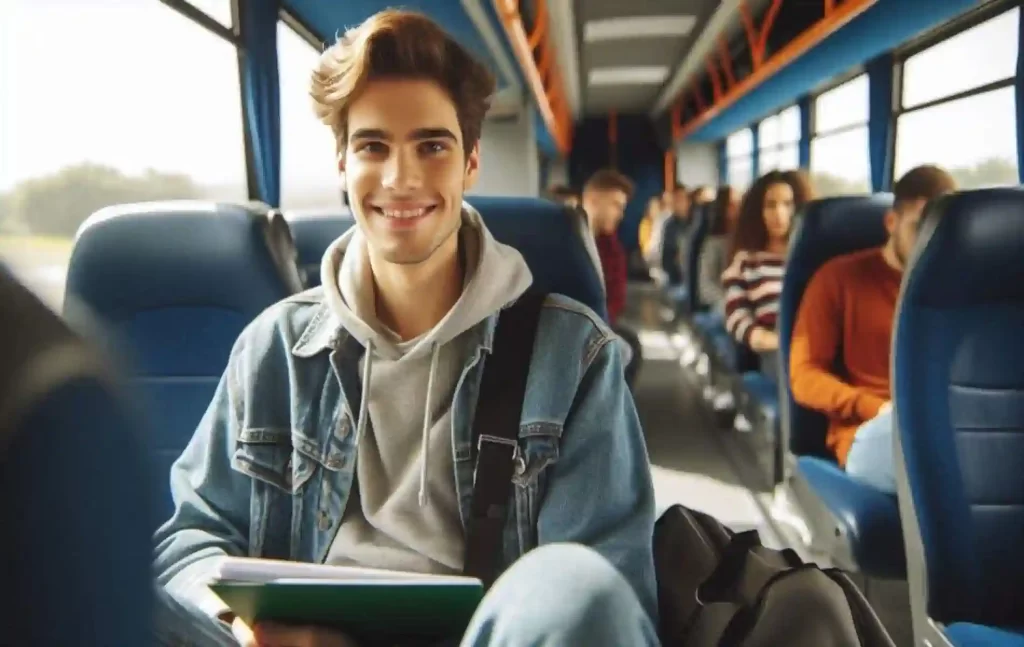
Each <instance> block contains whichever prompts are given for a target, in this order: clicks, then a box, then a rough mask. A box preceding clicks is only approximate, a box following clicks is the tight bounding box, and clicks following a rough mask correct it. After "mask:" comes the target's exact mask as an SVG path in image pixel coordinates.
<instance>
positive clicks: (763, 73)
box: [677, 0, 878, 139]
mask: <svg viewBox="0 0 1024 647" xmlns="http://www.w3.org/2000/svg"><path fill="white" fill-rule="evenodd" d="M877 1H878V0H846V1H845V2H842V3H839V4H836V5H834V6H833V7H832V9H831V11H829V12H828V13H827V14H826V15H825V17H824V18H822V19H821V20H819V21H818V22H816V23H814V24H813V25H811V26H810V27H808V28H807V29H806V30H804V31H803V32H802V33H801V34H800V35H799V36H797V37H796V38H794V39H793V40H791V41H790V42H789V43H787V44H786V45H785V47H783V48H782V49H780V50H779V51H777V52H775V53H774V54H772V55H771V56H770V57H768V58H767V59H766V60H759V59H760V58H761V56H763V54H764V44H766V42H767V41H766V36H767V34H766V31H767V29H770V27H771V23H772V22H773V21H774V19H775V14H777V13H778V5H779V4H780V0H774V1H773V3H772V5H771V7H769V12H768V16H767V17H766V18H765V21H764V25H762V31H761V33H760V34H754V31H755V30H754V28H753V21H752V20H751V19H750V16H749V14H747V13H746V12H745V11H744V12H743V14H742V17H743V22H744V26H745V29H746V31H747V37H748V40H749V41H750V45H751V56H752V58H753V62H754V71H753V72H751V73H750V75H748V76H747V77H746V78H744V79H742V80H740V81H738V82H736V83H731V84H729V87H728V89H727V90H726V91H725V92H724V94H723V95H722V96H721V98H719V99H718V100H717V101H714V102H713V103H712V105H710V106H704V105H702V104H703V103H704V101H703V97H701V95H700V91H699V90H697V89H694V94H695V95H696V97H697V101H698V111H697V112H698V114H697V115H696V116H694V117H693V118H691V119H690V120H689V121H688V122H687V123H686V124H685V125H683V126H682V128H680V130H679V133H678V137H677V139H682V138H685V137H688V136H689V135H692V134H693V133H695V132H696V131H697V130H698V129H700V128H701V127H702V126H704V125H705V124H707V123H708V122H709V121H711V120H712V119H714V118H715V117H717V116H718V115H720V114H722V112H723V111H724V110H725V109H726V108H728V107H729V106H731V105H733V104H734V103H736V102H737V101H738V100H739V99H740V98H741V97H743V96H744V95H746V94H747V93H749V92H750V91H751V90H753V89H754V88H755V87H757V86H758V85H760V84H761V83H763V82H764V81H765V80H767V79H768V78H769V77H771V76H772V75H774V74H775V73H776V72H778V71H779V70H781V69H782V68H783V67H785V66H786V65H789V64H790V63H792V62H793V61H795V60H796V59H798V58H800V57H801V56H802V55H804V54H806V53H807V52H808V51H809V50H810V49H811V48H812V47H814V46H815V45H817V44H819V43H821V42H822V41H823V40H825V39H826V38H828V37H829V36H831V35H832V34H833V33H835V32H836V31H838V30H839V29H841V28H842V27H844V26H845V25H846V24H847V23H849V22H850V21H851V20H853V19H854V18H856V17H857V16H859V15H860V14H862V13H864V12H865V11H867V10H868V9H869V8H870V7H871V6H872V5H873V4H875V2H877ZM684 92H685V91H684Z"/></svg>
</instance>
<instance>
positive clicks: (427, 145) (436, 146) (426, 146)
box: [420, 141, 448, 155]
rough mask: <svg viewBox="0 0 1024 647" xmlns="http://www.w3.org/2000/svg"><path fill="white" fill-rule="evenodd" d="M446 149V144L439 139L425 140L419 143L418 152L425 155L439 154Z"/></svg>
mask: <svg viewBox="0 0 1024 647" xmlns="http://www.w3.org/2000/svg"><path fill="white" fill-rule="evenodd" d="M447 150H448V145H447V144H445V143H444V142H441V141H427V142H423V143H422V144H420V152H422V153H423V154H425V155H440V154H441V153H444V152H445V151H447Z"/></svg>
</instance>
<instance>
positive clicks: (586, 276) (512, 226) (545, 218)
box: [466, 196, 608, 321]
mask: <svg viewBox="0 0 1024 647" xmlns="http://www.w3.org/2000/svg"><path fill="white" fill-rule="evenodd" d="M466 201H467V202H468V203H469V204H470V205H472V207H473V208H474V209H476V210H477V211H479V212H480V215H481V216H482V217H483V219H484V223H486V225H487V228H488V229H489V230H490V231H491V233H492V234H493V235H494V237H495V239H497V240H498V241H499V242H502V243H504V244H506V245H509V246H511V247H514V248H515V249H517V250H519V253H520V254H522V255H523V258H524V259H525V260H526V264H527V265H529V267H530V271H531V272H533V282H534V285H535V286H537V287H538V288H539V289H541V290H544V291H545V292H550V293H555V294H563V295H565V296H567V297H570V298H572V299H575V300H577V301H579V302H580V303H582V304H583V305H585V306H587V307H588V308H590V309H591V310H593V311H594V312H595V313H597V315H598V316H599V317H601V318H602V319H604V320H605V321H607V320H608V306H607V303H606V302H605V296H604V285H602V283H601V280H600V279H599V278H598V275H597V270H596V269H595V268H594V264H593V262H592V261H591V260H590V256H589V254H588V253H587V250H586V248H585V247H584V245H583V241H582V240H580V237H579V234H578V233H577V232H576V230H575V228H574V227H573V224H572V222H571V221H570V219H569V218H566V217H565V208H564V207H562V206H561V205H558V204H555V203H553V202H551V201H548V200H542V199H540V198H507V197H483V196H467V197H466Z"/></svg>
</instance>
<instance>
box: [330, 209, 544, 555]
mask: <svg viewBox="0 0 1024 647" xmlns="http://www.w3.org/2000/svg"><path fill="white" fill-rule="evenodd" d="M458 235H459V244H460V247H461V249H462V250H463V253H464V254H465V256H464V258H465V261H466V271H465V286H464V288H463V291H462V296H461V297H460V298H459V300H458V301H457V302H456V303H455V305H454V306H453V307H452V309H451V310H450V311H449V312H448V314H447V315H445V316H444V318H443V319H441V321H440V322H438V324H437V325H436V326H434V328H433V329H431V330H429V331H428V332H426V333H424V334H423V335H420V336H419V337H417V338H415V339H411V340H408V341H401V340H400V339H399V338H398V337H397V336H396V335H395V334H394V333H393V332H391V331H390V330H388V329H387V328H386V327H385V326H384V325H383V324H381V323H380V322H379V321H378V320H377V317H376V308H375V288H374V282H373V275H372V272H371V270H370V263H369V259H368V257H367V251H366V239H365V238H364V237H363V235H362V233H361V232H360V230H359V228H358V227H353V228H352V229H351V230H349V231H348V232H346V233H345V234H344V235H343V236H342V237H341V238H339V239H338V240H337V241H335V242H334V243H333V244H332V245H331V247H330V248H329V249H328V250H327V253H326V254H325V255H324V260H323V264H322V266H321V278H322V282H323V285H324V294H325V295H326V298H327V303H328V304H329V306H330V308H331V311H332V312H333V314H334V316H335V317H336V319H337V320H338V322H339V323H340V325H341V326H342V327H344V328H345V330H347V331H348V332H349V334H351V335H352V336H353V337H355V338H356V339H357V340H359V342H360V343H361V344H362V345H363V346H364V347H365V349H366V352H365V353H364V355H363V358H362V359H361V360H360V365H359V368H360V372H361V374H362V395H361V400H362V402H361V404H360V407H359V420H358V422H357V424H356V443H357V453H356V484H355V486H354V491H353V493H352V496H351V497H350V499H349V503H348V505H347V507H346V509H345V513H344V516H343V517H342V522H341V527H340V528H339V529H338V533H337V535H336V536H335V538H334V542H333V543H332V544H331V548H330V550H329V551H328V555H327V563H329V564H345V565H359V566H366V567H373V568H384V569H391V570H404V571H416V572H424V573H458V572H461V571H462V562H463V551H464V543H463V530H462V524H461V521H460V514H459V502H458V499H457V498H456V495H455V465H454V463H453V460H452V420H451V405H452V399H453V396H454V393H455V386H456V382H457V381H458V379H459V376H460V373H461V370H462V368H463V366H464V365H465V363H466V361H467V360H468V359H469V353H470V352H472V351H473V349H472V348H471V347H470V345H469V344H470V343H471V342H470V338H469V337H468V336H467V335H465V334H464V333H465V332H466V331H468V330H470V329H471V328H473V327H474V326H475V325H477V324H478V323H480V322H481V321H483V320H484V319H486V318H487V317H489V316H490V315H492V314H494V313H495V312H497V311H498V310H500V309H501V308H502V307H504V306H506V305H507V304H508V303H510V302H511V301H513V300H515V299H516V298H518V297H519V296H520V295H521V294H523V292H525V291H526V289H527V288H528V287H529V286H530V284H531V283H532V281H533V277H532V275H531V274H530V270H529V268H528V267H527V266H526V262H525V261H524V260H523V258H522V256H521V255H520V254H519V252H517V251H516V250H514V249H513V248H511V247H509V246H507V245H503V244H501V243H499V242H498V241H496V240H495V239H494V237H493V236H492V235H491V233H490V232H489V231H488V230H487V228H486V227H485V226H484V224H483V221H482V220H481V218H480V215H479V214H478V213H477V212H476V211H474V210H473V209H472V208H471V207H470V206H468V205H463V217H462V228H461V229H460V231H459V234H458Z"/></svg>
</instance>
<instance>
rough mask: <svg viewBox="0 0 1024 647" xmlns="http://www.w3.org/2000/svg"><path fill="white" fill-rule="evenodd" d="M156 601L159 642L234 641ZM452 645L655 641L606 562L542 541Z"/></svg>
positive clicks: (207, 622) (231, 645)
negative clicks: (545, 543)
mask: <svg viewBox="0 0 1024 647" xmlns="http://www.w3.org/2000/svg"><path fill="white" fill-rule="evenodd" d="M160 601H161V604H160V605H159V606H160V607H161V608H160V610H159V612H158V615H157V630H158V632H159V633H160V639H161V642H160V643H159V644H161V645H180V644H188V645H200V646H202V647H206V646H207V645H210V646H213V645H217V646H222V645H223V646H225V647H237V646H238V643H237V642H236V641H235V640H234V638H233V637H232V636H231V632H230V631H228V629H227V625H224V624H223V623H220V622H217V621H215V620H212V619H210V618H209V617H207V616H204V615H203V614H202V613H201V612H200V611H199V610H198V609H192V608H189V607H187V606H186V605H183V604H181V603H180V602H178V601H176V600H172V599H171V597H170V596H169V595H167V594H164V593H163V592H162V591H161V599H160ZM176 641H177V642H176ZM459 644H460V647H483V646H485V645H486V646H489V647H555V646H561V645H567V646H569V645H572V646H575V645H587V646H588V647H603V646H605V645H607V646H608V647H612V646H613V645H614V646H619V645H629V646H630V647H634V646H636V647H645V646H651V647H654V646H657V645H658V644H659V642H658V636H657V631H656V629H655V626H654V624H653V622H652V620H651V618H649V617H648V616H647V614H646V613H645V612H644V610H643V609H642V607H641V606H640V602H639V600H638V599H637V597H636V594H635V593H634V592H633V589H632V588H630V586H629V584H628V583H627V582H626V580H625V579H624V578H623V577H622V575H620V574H619V572H618V571H617V570H616V569H615V568H614V567H613V566H612V565H611V564H609V563H608V562H607V561H606V560H605V559H604V558H603V557H601V556H600V555H599V554H598V553H596V552H595V551H593V550H591V549H590V548H587V547H585V546H581V545H578V544H548V545H546V546H542V547H540V548H537V549H535V550H533V551H531V552H529V553H527V554H526V555H524V556H523V557H522V558H520V559H519V561H517V562H516V563H515V564H513V565H512V566H511V567H510V568H509V569H508V570H507V571H506V572H505V573H504V574H503V575H502V576H501V577H500V578H498V581H497V582H495V583H494V586H493V587H491V590H490V591H488V593H487V595H486V596H485V597H484V599H483V601H482V602H481V603H480V607H479V608H478V609H477V611H476V614H475V615H474V616H473V619H472V620H471V621H470V624H469V628H468V629H467V630H466V634H465V636H464V637H463V638H462V642H461V643H459Z"/></svg>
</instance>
